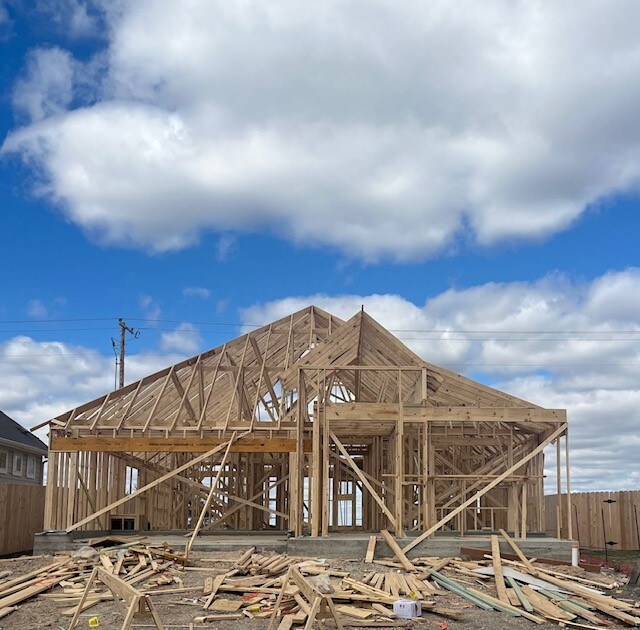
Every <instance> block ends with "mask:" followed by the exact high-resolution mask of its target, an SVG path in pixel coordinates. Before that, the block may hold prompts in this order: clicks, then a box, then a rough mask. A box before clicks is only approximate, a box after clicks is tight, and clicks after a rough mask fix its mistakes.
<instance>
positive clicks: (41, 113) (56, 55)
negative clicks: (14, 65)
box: [13, 47, 74, 121]
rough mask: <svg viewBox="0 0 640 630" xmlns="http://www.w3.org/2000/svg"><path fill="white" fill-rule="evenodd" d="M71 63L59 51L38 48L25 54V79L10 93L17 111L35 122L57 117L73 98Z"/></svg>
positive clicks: (69, 55)
mask: <svg viewBox="0 0 640 630" xmlns="http://www.w3.org/2000/svg"><path fill="white" fill-rule="evenodd" d="M73 73H74V61H73V58H72V57H71V54H70V53H69V52H67V51H65V50H61V49H60V48H55V47H54V48H41V49H38V50H34V51H31V52H30V53H29V54H28V55H27V71H26V76H25V77H24V78H22V79H20V80H19V81H18V82H17V83H16V85H15V88H14V91H13V105H14V107H15V109H16V110H18V111H20V112H23V113H25V114H27V116H28V117H29V119H30V120H32V121H38V120H42V119H43V118H46V117H48V116H53V115H55V114H60V113H61V112H63V111H65V109H66V107H67V106H68V105H69V104H70V103H71V101H72V99H73Z"/></svg>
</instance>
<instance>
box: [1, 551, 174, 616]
mask: <svg viewBox="0 0 640 630" xmlns="http://www.w3.org/2000/svg"><path fill="white" fill-rule="evenodd" d="M183 563H184V558H183V556H181V555H180V554H177V553H175V552H173V550H171V549H170V548H169V547H168V546H167V545H166V544H163V545H159V546H153V545H143V544H142V543H139V542H129V543H124V544H118V545H115V546H113V547H107V548H102V549H96V548H94V547H90V546H86V547H83V548H82V549H80V550H79V551H78V552H76V553H74V552H68V555H66V556H65V557H56V559H55V561H54V562H52V563H51V564H48V565H46V566H45V567H43V568H41V569H38V570H35V571H32V572H29V573H27V574H25V575H21V576H19V577H15V578H14V577H13V576H5V577H4V579H2V578H0V618H2V617H6V616H7V615H9V614H11V613H12V612H14V611H15V610H17V608H18V606H19V605H20V604H22V603H24V602H25V601H27V600H29V599H31V598H32V597H36V596H39V597H41V598H43V599H49V600H52V601H53V602H55V603H56V604H60V605H61V606H64V607H65V609H64V610H62V611H61V614H63V615H66V616H70V617H72V616H73V615H74V614H75V612H76V610H77V608H78V603H79V602H80V601H81V599H82V607H81V611H80V612H82V611H84V610H87V609H88V608H91V607H92V606H95V605H96V604H97V603H98V602H100V601H105V600H110V599H113V595H112V593H111V591H110V590H109V588H107V586H106V585H105V584H103V583H100V582H99V581H94V583H93V585H92V586H93V587H92V588H91V589H90V590H89V591H87V590H86V587H87V583H88V582H89V580H90V578H91V576H92V573H93V571H94V569H97V568H100V569H101V570H102V571H104V572H105V573H106V574H108V575H113V576H116V577H117V578H118V579H119V580H121V581H122V582H123V583H124V584H126V585H127V586H129V587H133V586H137V587H139V588H141V589H143V590H144V591H145V592H147V591H149V590H152V589H154V588H156V587H160V586H164V587H167V586H168V585H170V584H177V585H178V586H179V587H181V586H182V578H181V577H180V575H181V573H182V572H183ZM85 591H86V594H85ZM83 596H84V597H83Z"/></svg>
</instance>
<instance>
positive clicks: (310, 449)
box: [45, 306, 571, 549]
mask: <svg viewBox="0 0 640 630" xmlns="http://www.w3.org/2000/svg"><path fill="white" fill-rule="evenodd" d="M48 424H49V429H50V454H49V472H48V479H47V493H46V507H45V528H46V529H49V530H51V529H55V530H66V531H67V532H71V531H75V530H113V529H131V530H169V529H171V530H175V529H179V530H190V529H194V528H196V530H197V531H203V530H215V529H231V530H239V531H264V530H283V531H292V532H293V533H294V535H296V536H300V535H302V534H304V533H309V534H311V535H312V536H327V535H328V534H330V533H332V532H358V531H360V532H371V531H379V530H382V529H390V530H394V531H395V532H396V535H398V536H400V535H402V534H409V533H411V532H413V533H414V535H416V534H419V535H418V536H417V537H416V538H415V539H414V542H413V543H411V544H410V545H409V547H412V546H414V545H416V544H418V543H419V542H420V541H421V540H423V539H425V538H426V537H428V536H430V535H431V534H433V533H434V532H435V531H437V530H443V531H455V532H460V531H462V532H465V531H471V530H482V529H484V530H488V529H491V530H497V529H499V528H504V529H507V530H510V531H514V532H516V533H517V534H518V535H520V536H526V533H527V532H528V531H529V532H531V531H544V523H545V518H544V517H545V515H544V500H543V494H544V493H543V477H544V473H543V470H544V455H543V450H544V449H545V447H547V446H549V445H551V444H553V443H555V444H556V447H557V449H558V462H560V457H559V455H560V453H561V451H560V449H561V438H563V437H564V438H565V442H568V428H567V418H566V412H565V411H564V410H561V409H544V408H542V407H539V406H537V405H534V404H532V403H529V402H527V401H524V400H521V399H519V398H516V397H514V396H511V395H509V394H507V393H504V392H501V391H498V390H495V389H492V388H490V387H487V386H485V385H482V384H480V383H476V382H474V381H472V380H470V379H468V378H465V377H463V376H460V375H458V374H455V373H453V372H451V371H448V370H445V369H443V368H440V367H438V366H436V365H432V364H430V363H427V362H425V361H424V360H422V359H421V358H420V357H418V356H417V355H416V354H414V353H413V352H412V351H411V350H409V349H408V348H407V347H406V346H405V345H404V344H402V343H401V342H400V341H399V340H398V339H397V338H396V337H394V336H393V335H392V334H391V333H390V332H389V331H387V330H386V329H385V328H383V327H382V326H381V325H380V324H379V323H377V322H376V321H375V320H374V319H372V318H371V317H370V316H369V315H368V314H367V313H365V312H364V311H361V312H358V313H357V314H356V315H354V316H353V317H352V318H351V319H350V320H348V321H346V322H345V321H343V320H341V319H339V318H337V317H335V316H333V315H331V314H329V313H327V312H326V311H324V310H322V309H319V308H317V307H314V306H310V307H308V308H306V309H304V310H301V311H298V312H297V313H293V314H292V315H290V316H287V317H284V318H282V319H280V320H278V321H275V322H273V323H271V324H269V325H267V326H263V327H261V328H258V329H256V330H253V331H251V332H249V333H247V334H244V335H242V336H240V337H238V338H236V339H234V340H233V341H229V342H227V343H225V344H223V345H221V346H220V347H217V348H214V349H213V350H210V351H208V352H205V353H203V354H200V355H198V356H196V357H193V358H191V359H188V360H186V361H183V362H181V363H178V364H176V365H173V366H171V367H168V368H167V369H165V370H162V371H160V372H157V373H156V374H152V375H150V376H147V377H145V378H143V379H142V380H140V381H138V382H135V383H131V384H129V385H127V386H126V387H123V388H122V389H119V390H116V391H113V392H110V393H108V394H105V395H104V396H102V397H101V398H98V399H96V400H94V401H92V402H89V403H87V404H84V405H81V406H80V407H77V408H76V409H72V410H71V411H68V412H67V413H64V414H62V415H60V416H58V417H57V418H54V419H52V420H50V421H49V422H48ZM566 449H567V452H566V457H565V461H566V463H567V467H566V487H567V490H568V489H569V467H568V461H569V457H568V443H567V444H566ZM556 472H557V476H558V488H560V487H561V483H562V482H561V478H562V474H563V471H562V470H561V468H560V465H558V467H557V471H556ZM560 512H561V519H560V521H561V522H562V521H563V520H564V521H565V524H566V525H567V526H568V531H569V536H570V537H571V513H570V511H568V510H565V513H564V514H563V513H562V506H560ZM405 549H406V548H405Z"/></svg>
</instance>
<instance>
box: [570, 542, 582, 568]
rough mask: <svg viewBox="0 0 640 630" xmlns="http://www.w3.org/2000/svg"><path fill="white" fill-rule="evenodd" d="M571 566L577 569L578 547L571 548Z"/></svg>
mask: <svg viewBox="0 0 640 630" xmlns="http://www.w3.org/2000/svg"><path fill="white" fill-rule="evenodd" d="M571 564H572V565H573V566H574V567H577V566H578V565H579V564H580V549H579V547H578V545H573V546H572V547H571Z"/></svg>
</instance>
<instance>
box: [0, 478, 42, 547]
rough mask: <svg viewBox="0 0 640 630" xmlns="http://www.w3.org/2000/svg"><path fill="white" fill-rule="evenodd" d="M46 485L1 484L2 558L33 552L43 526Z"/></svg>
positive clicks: (0, 540) (0, 528) (0, 537)
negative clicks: (8, 555)
mask: <svg viewBox="0 0 640 630" xmlns="http://www.w3.org/2000/svg"><path fill="white" fill-rule="evenodd" d="M44 492H45V488H44V486H36V485H32V484H20V483H0V556H1V555H5V554H10V553H20V552H25V551H31V550H32V549H33V535H34V534H35V533H36V532H41V531H42V529H43V523H44Z"/></svg>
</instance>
